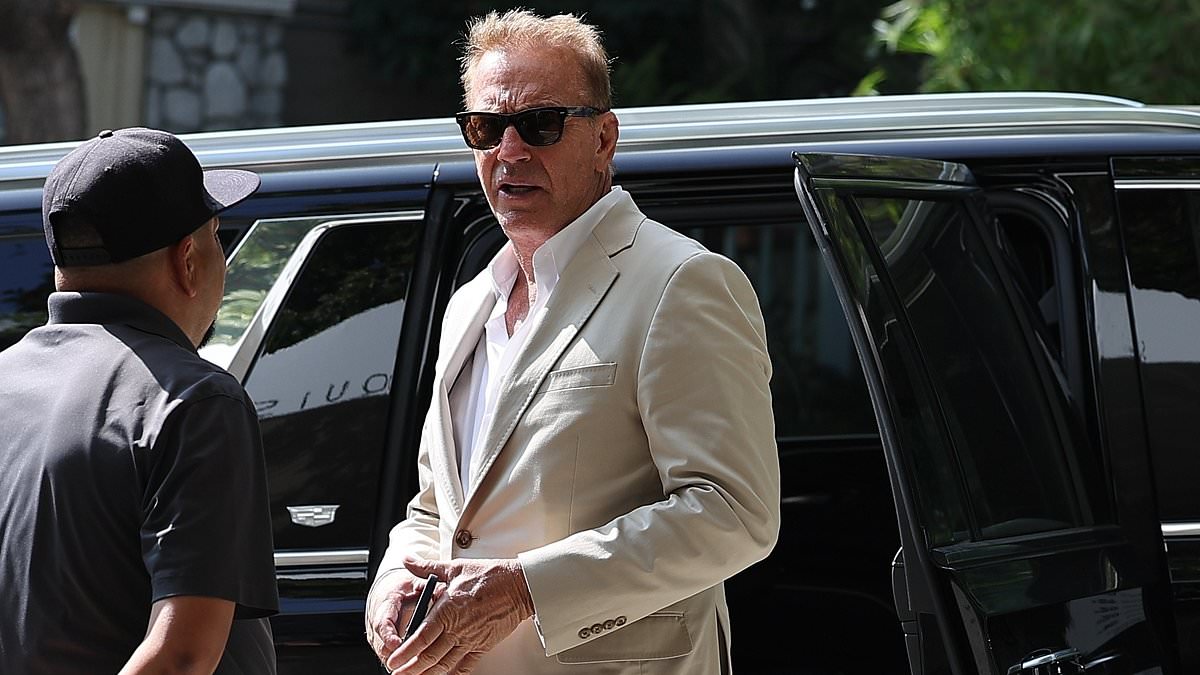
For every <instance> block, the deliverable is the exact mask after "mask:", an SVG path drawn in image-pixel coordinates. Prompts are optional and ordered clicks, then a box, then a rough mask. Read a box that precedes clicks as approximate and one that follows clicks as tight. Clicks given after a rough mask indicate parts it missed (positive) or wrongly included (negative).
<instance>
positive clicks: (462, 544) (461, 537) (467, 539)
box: [454, 530, 475, 548]
mask: <svg viewBox="0 0 1200 675" xmlns="http://www.w3.org/2000/svg"><path fill="white" fill-rule="evenodd" d="M473 541H475V535H473V534H471V531H470V530H459V531H458V534H456V535H454V543H456V544H458V547H459V548H471V542H473Z"/></svg>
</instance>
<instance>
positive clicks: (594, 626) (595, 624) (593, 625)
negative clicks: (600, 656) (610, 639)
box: [592, 623, 604, 633]
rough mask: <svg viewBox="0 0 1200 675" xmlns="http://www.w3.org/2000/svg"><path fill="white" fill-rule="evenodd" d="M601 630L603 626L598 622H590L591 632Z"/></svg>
mask: <svg viewBox="0 0 1200 675" xmlns="http://www.w3.org/2000/svg"><path fill="white" fill-rule="evenodd" d="M603 630H604V626H601V625H600V624H598V623H594V624H592V632H593V633H600V632H602V631H603Z"/></svg>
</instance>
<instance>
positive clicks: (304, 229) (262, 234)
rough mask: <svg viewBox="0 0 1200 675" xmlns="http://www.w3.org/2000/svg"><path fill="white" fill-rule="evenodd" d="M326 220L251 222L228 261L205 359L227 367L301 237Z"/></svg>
mask: <svg viewBox="0 0 1200 675" xmlns="http://www.w3.org/2000/svg"><path fill="white" fill-rule="evenodd" d="M327 220H329V218H327V217H317V218H275V219H265V220H260V221H257V222H255V223H254V225H253V226H252V227H251V228H250V232H249V234H248V235H247V236H246V238H245V240H244V241H242V242H241V245H240V246H238V247H237V249H236V250H235V251H234V252H233V255H232V257H231V258H230V260H229V268H228V269H227V270H226V272H225V297H224V298H223V299H222V300H221V308H220V310H218V311H217V320H216V322H215V323H214V324H213V334H212V337H211V338H210V339H209V341H208V344H207V345H205V347H204V348H203V350H202V351H201V354H202V355H203V356H204V357H205V358H207V359H210V360H212V361H214V362H216V363H219V364H220V365H222V366H228V361H229V359H230V358H231V357H232V355H233V351H234V350H235V349H236V348H237V346H238V341H239V340H241V339H242V336H243V335H244V334H245V333H246V330H247V329H248V328H249V327H250V322H251V320H252V319H253V318H254V315H255V313H257V312H258V310H259V308H260V307H262V304H263V302H264V301H265V300H266V298H267V293H268V291H270V290H271V287H272V286H274V285H275V282H276V280H278V279H279V275H280V274H281V273H282V272H283V269H284V267H285V266H286V265H287V262H288V260H289V259H290V258H291V257H292V254H293V253H294V252H295V251H296V248H297V247H298V246H299V245H300V242H301V240H302V239H303V238H304V236H305V235H306V234H308V233H309V231H311V230H312V229H313V228H314V227H316V226H317V225H320V224H321V223H323V222H325V221H327Z"/></svg>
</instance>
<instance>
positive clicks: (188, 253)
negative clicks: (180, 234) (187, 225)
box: [167, 234, 199, 298]
mask: <svg viewBox="0 0 1200 675" xmlns="http://www.w3.org/2000/svg"><path fill="white" fill-rule="evenodd" d="M196 253H197V252H196V240H195V237H193V236H192V235H190V234H189V235H188V236H186V237H184V238H183V239H180V240H179V241H177V242H175V243H174V244H171V245H170V246H168V247H167V258H168V261H169V264H170V265H171V278H172V279H173V280H174V282H175V285H176V286H177V287H179V290H180V291H182V292H183V294H184V295H186V296H187V297H189V298H194V297H196V294H197V293H198V292H199V288H198V286H199V284H198V283H197V278H196Z"/></svg>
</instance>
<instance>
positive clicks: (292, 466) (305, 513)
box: [246, 220, 420, 549]
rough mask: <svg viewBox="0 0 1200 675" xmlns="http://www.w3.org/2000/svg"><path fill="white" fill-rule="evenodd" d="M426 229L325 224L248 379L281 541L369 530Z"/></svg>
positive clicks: (353, 541) (326, 541)
mask: <svg viewBox="0 0 1200 675" xmlns="http://www.w3.org/2000/svg"><path fill="white" fill-rule="evenodd" d="M419 234H420V221H417V220H404V221H383V222H369V223H350V224H346V225H341V226H336V227H331V228H330V229H328V230H326V231H325V232H324V234H323V236H322V237H321V239H320V240H319V241H318V242H317V244H316V246H315V247H314V248H313V250H312V252H311V254H310V255H309V257H308V259H307V261H306V262H305V264H304V267H303V269H302V270H301V272H300V274H299V276H298V278H297V280H296V282H295V283H294V284H293V286H292V288H291V291H290V292H289V294H288V296H287V298H286V300H285V301H284V302H283V304H282V306H281V307H280V308H279V311H278V313H277V314H276V318H275V320H274V322H273V323H272V325H271V328H270V329H269V331H268V333H267V335H266V337H265V339H264V341H263V346H262V349H261V352H260V355H259V357H258V359H257V361H256V362H255V364H254V366H253V367H252V369H251V371H250V373H249V375H248V377H247V379H246V390H247V392H249V394H250V397H251V398H252V399H253V401H254V404H255V407H256V408H257V410H258V414H259V419H260V421H261V425H262V435H263V444H264V447H265V450H266V456H267V469H268V477H269V482H270V485H271V509H272V518H273V521H274V526H275V545H276V548H278V549H287V548H317V547H319V548H336V547H346V546H365V545H366V544H367V542H368V539H369V533H370V527H371V523H372V522H373V514H374V500H375V496H376V488H377V481H378V473H379V463H380V457H381V453H382V450H383V442H384V432H385V428H386V425H387V417H388V401H389V397H388V392H389V390H390V385H391V377H392V372H393V367H394V366H395V358H396V347H397V343H398V340H399V335H400V328H401V322H402V319H403V315H404V300H405V295H406V294H407V292H408V285H409V279H410V275H411V271H412V268H413V261H414V255H415V252H416V247H417V240H418V237H419ZM330 520H331V522H330Z"/></svg>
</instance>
